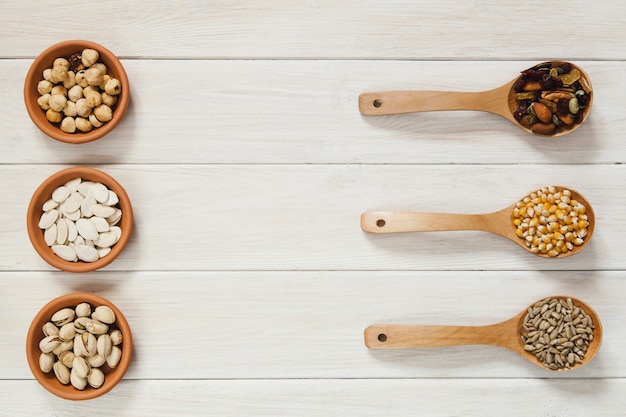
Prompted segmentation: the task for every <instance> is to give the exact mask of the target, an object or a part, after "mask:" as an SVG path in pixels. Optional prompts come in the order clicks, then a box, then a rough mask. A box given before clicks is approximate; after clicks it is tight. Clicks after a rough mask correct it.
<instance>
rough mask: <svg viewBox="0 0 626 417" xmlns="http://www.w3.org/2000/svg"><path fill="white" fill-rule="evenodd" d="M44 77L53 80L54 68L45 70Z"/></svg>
mask: <svg viewBox="0 0 626 417" xmlns="http://www.w3.org/2000/svg"><path fill="white" fill-rule="evenodd" d="M43 79H44V80H46V81H50V82H52V68H46V69H45V70H43Z"/></svg>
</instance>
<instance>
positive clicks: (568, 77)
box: [559, 68, 582, 85]
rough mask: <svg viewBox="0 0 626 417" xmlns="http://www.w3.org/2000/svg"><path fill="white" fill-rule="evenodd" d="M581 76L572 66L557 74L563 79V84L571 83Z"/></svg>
mask: <svg viewBox="0 0 626 417" xmlns="http://www.w3.org/2000/svg"><path fill="white" fill-rule="evenodd" d="M581 76H582V74H581V73H580V71H579V70H577V69H576V68H572V70H571V71H570V72H568V73H566V74H561V75H559V79H560V80H561V81H563V84H565V85H572V84H574V83H575V82H576V81H578V80H579V79H580V77H581Z"/></svg>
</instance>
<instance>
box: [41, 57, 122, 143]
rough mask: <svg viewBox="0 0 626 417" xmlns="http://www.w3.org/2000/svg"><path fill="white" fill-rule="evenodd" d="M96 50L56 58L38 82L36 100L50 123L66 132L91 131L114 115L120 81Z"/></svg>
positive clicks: (120, 87) (119, 91)
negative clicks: (108, 71)
mask: <svg viewBox="0 0 626 417" xmlns="http://www.w3.org/2000/svg"><path fill="white" fill-rule="evenodd" d="M99 59H100V54H99V53H98V51H96V50H95V49H84V50H83V51H82V52H77V53H74V54H72V55H71V56H70V57H69V58H67V59H66V58H63V57H61V58H57V59H55V60H54V63H53V65H52V68H47V69H45V70H44V71H43V78H44V79H43V80H41V81H39V83H38V84H37V91H38V92H39V98H38V99H37V103H38V104H39V107H41V108H42V109H43V110H44V111H45V112H46V118H47V119H48V121H49V122H50V123H53V124H58V125H59V126H60V129H61V130H62V131H63V132H66V133H76V132H84V133H86V132H89V131H91V130H92V129H93V128H98V127H101V126H102V125H104V124H105V123H106V122H108V121H110V120H111V119H112V118H113V108H114V107H115V104H116V103H117V99H118V96H119V94H120V93H121V92H122V84H121V83H120V80H118V79H117V78H114V77H112V76H111V75H109V74H107V67H106V65H104V64H103V63H102V62H99Z"/></svg>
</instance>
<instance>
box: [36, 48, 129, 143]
mask: <svg viewBox="0 0 626 417" xmlns="http://www.w3.org/2000/svg"><path fill="white" fill-rule="evenodd" d="M85 48H90V49H95V50H97V51H98V52H99V54H100V59H99V61H100V62H102V63H103V64H104V65H106V67H107V74H109V75H111V77H114V78H117V79H119V80H120V83H121V85H122V92H121V93H120V95H119V96H118V100H117V103H116V104H115V106H114V107H113V118H112V119H111V120H110V121H108V122H106V123H105V124H104V125H103V126H101V127H99V128H94V129H92V130H91V131H89V132H87V133H79V132H76V133H66V132H63V131H62V130H61V129H60V127H59V125H58V124H52V123H50V122H49V121H48V119H47V118H46V113H45V111H43V110H42V109H41V107H39V105H38V104H37V99H38V98H39V92H38V91H37V84H38V83H39V81H41V80H43V71H44V70H45V69H46V68H52V64H53V62H54V60H55V59H56V58H60V57H64V58H68V57H69V56H70V55H72V54H74V53H76V52H81V51H82V50H83V49H85ZM129 100H130V88H129V85H128V76H127V75H126V71H125V70H124V67H123V66H122V63H121V62H120V61H119V59H118V58H117V57H116V56H115V54H113V52H111V51H110V50H108V49H107V48H105V47H104V46H102V45H99V44H97V43H94V42H90V41H85V40H69V41H63V42H59V43H57V44H54V45H52V46H50V47H48V48H47V49H46V50H45V51H43V52H42V53H41V54H39V56H38V57H37V58H35V60H34V61H33V63H32V65H31V67H30V69H29V70H28V73H27V74H26V80H25V82H24V103H25V104H26V110H27V111H28V115H29V116H30V118H31V119H32V121H33V122H34V123H35V125H36V126H37V127H38V128H39V129H40V130H41V131H42V132H43V133H45V134H46V135H48V136H50V137H51V138H53V139H56V140H58V141H61V142H66V143H73V144H79V143H86V142H91V141H94V140H96V139H100V138H101V137H103V136H104V135H106V134H107V133H109V132H111V131H112V130H113V129H114V128H115V126H117V125H118V123H119V122H120V121H121V120H122V118H123V117H124V114H125V113H126V110H127V109H128V103H129Z"/></svg>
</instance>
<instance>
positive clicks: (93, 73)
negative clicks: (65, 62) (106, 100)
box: [85, 68, 103, 86]
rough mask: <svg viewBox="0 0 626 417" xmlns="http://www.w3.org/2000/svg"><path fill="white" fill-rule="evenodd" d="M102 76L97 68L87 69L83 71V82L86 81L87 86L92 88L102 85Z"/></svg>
mask: <svg viewBox="0 0 626 417" xmlns="http://www.w3.org/2000/svg"><path fill="white" fill-rule="evenodd" d="M102 76H103V74H102V71H100V69H99V68H89V69H88V70H86V71H85V80H87V84H89V85H92V86H99V85H100V84H102Z"/></svg>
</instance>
